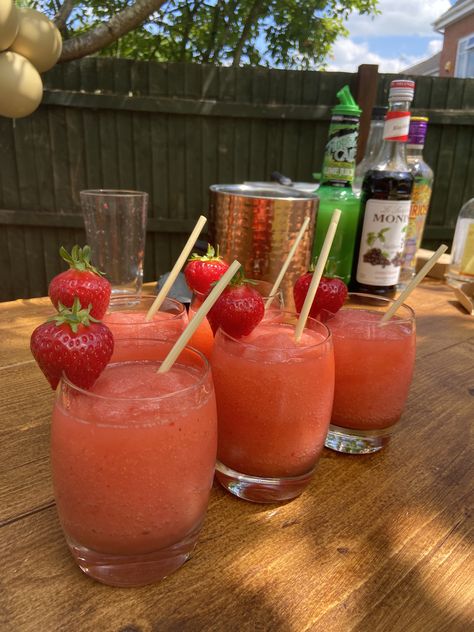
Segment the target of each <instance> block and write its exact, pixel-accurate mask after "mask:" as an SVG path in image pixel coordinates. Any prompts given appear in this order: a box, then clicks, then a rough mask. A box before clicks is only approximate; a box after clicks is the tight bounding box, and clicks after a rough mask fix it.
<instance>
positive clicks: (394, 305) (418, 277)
mask: <svg viewBox="0 0 474 632" xmlns="http://www.w3.org/2000/svg"><path fill="white" fill-rule="evenodd" d="M447 249H448V247H447V246H446V244H442V245H441V246H440V247H439V248H438V250H437V251H436V252H435V253H434V255H433V256H432V257H431V258H430V259H428V261H427V262H426V263H425V265H424V266H423V267H422V268H421V270H420V271H419V272H418V274H416V275H415V276H414V277H413V279H412V280H411V281H410V283H409V284H408V285H407V286H406V288H405V289H404V290H403V292H402V293H401V294H400V296H399V297H398V298H397V300H396V301H394V302H393V303H392V304H391V306H390V307H389V308H388V309H387V311H386V312H385V314H384V315H383V316H382V318H381V319H380V322H379V327H380V325H383V324H384V323H386V322H387V321H388V320H390V319H391V318H392V316H393V315H394V314H395V312H396V311H397V309H398V308H399V307H400V305H401V304H402V303H404V302H405V300H406V298H407V297H408V295H409V294H411V293H412V292H413V290H414V289H415V288H416V286H417V285H418V284H419V283H421V281H422V280H423V279H424V278H425V276H426V275H427V274H428V272H429V271H430V270H431V268H432V267H433V266H434V264H435V263H436V262H437V261H438V259H439V258H440V257H441V255H442V254H444V253H445V252H446V250H447Z"/></svg>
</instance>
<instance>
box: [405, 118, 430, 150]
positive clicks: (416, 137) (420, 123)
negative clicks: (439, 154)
mask: <svg viewBox="0 0 474 632" xmlns="http://www.w3.org/2000/svg"><path fill="white" fill-rule="evenodd" d="M427 129H428V117H427V116H412V117H411V120H410V130H409V132H408V144H409V145H424V144H425V138H426V130H427Z"/></svg>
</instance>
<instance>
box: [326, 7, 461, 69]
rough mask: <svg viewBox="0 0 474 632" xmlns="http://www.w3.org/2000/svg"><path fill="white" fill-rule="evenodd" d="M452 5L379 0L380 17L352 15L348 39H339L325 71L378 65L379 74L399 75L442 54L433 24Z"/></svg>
mask: <svg viewBox="0 0 474 632" xmlns="http://www.w3.org/2000/svg"><path fill="white" fill-rule="evenodd" d="M453 3H454V2H452V1H451V2H450V0H379V9H380V11H381V15H378V16H376V17H375V18H373V19H371V18H367V17H366V16H359V15H357V14H353V15H351V16H350V18H349V21H348V22H347V24H346V26H347V28H348V30H349V33H350V34H349V37H348V38H339V39H338V40H337V41H336V44H335V46H334V50H333V54H332V55H331V57H330V58H329V59H328V66H327V69H328V70H344V71H347V72H355V71H356V70H357V67H358V66H359V64H362V63H366V64H378V66H379V71H380V72H398V71H400V70H403V69H404V68H406V67H408V66H411V65H413V64H416V63H418V62H419V61H421V60H423V59H426V58H427V57H430V56H431V55H433V54H434V53H436V52H438V51H439V50H441V46H442V42H443V38H442V35H441V34H439V33H436V32H435V31H434V30H433V27H432V23H433V22H434V21H435V20H436V19H437V18H438V17H439V16H440V15H442V14H443V13H445V11H447V10H448V9H449V7H450V6H451V5H452V4H453Z"/></svg>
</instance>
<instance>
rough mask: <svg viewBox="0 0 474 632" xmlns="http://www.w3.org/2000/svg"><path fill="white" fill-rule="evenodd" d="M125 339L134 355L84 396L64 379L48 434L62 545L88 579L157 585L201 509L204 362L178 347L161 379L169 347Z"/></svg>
mask: <svg viewBox="0 0 474 632" xmlns="http://www.w3.org/2000/svg"><path fill="white" fill-rule="evenodd" d="M122 342H125V343H126V342H127V341H122V340H118V341H117V342H116V344H117V345H118V346H120V345H121V344H122ZM128 342H130V343H133V345H134V346H135V357H134V359H133V360H132V361H126V362H116V363H111V364H109V365H108V366H107V367H106V369H105V371H104V372H103V373H102V375H101V376H100V377H99V379H98V380H97V382H96V383H95V385H94V386H93V387H92V388H91V389H90V390H88V391H85V390H82V389H80V388H78V387H77V386H75V385H74V384H72V383H71V382H70V381H69V380H68V379H67V378H65V377H63V379H62V380H61V382H60V385H59V388H58V395H57V398H56V403H55V406H54V411H53V420H52V430H51V441H52V450H51V453H52V454H51V460H52V470H53V484H54V492H55V498H56V505H57V509H58V513H59V518H60V521H61V524H62V527H63V530H64V534H65V536H66V541H67V543H68V545H69V548H70V550H71V552H72V555H73V556H74V559H75V560H76V562H77V564H78V565H79V566H80V568H81V569H82V570H83V571H84V572H85V573H86V574H87V575H90V576H91V577H93V578H94V579H97V580H98V581H100V582H103V583H105V584H110V585H115V586H139V585H143V584H148V583H151V582H154V581H157V580H159V579H161V578H163V577H165V576H166V575H169V574H170V573H171V572H173V571H174V570H176V569H177V568H179V567H180V566H181V565H182V564H183V563H184V562H185V561H186V559H187V558H188V557H189V555H190V554H191V552H192V550H193V548H194V546H195V544H196V540H197V537H198V533H199V531H200V528H201V524H202V522H203V519H204V515H205V513H206V508H207V504H208V499H209V493H210V490H211V487H212V480H213V475H214V465H215V459H216V442H217V437H216V433H217V419H216V405H215V396H214V388H213V383H212V377H211V373H210V369H209V365H208V362H207V360H206V359H205V358H204V356H203V355H202V354H200V353H199V352H197V351H195V350H193V349H189V348H187V347H186V348H185V350H184V351H183V352H182V353H181V355H180V357H179V358H178V360H177V361H176V363H175V364H174V365H173V367H172V368H171V369H170V370H169V371H168V372H167V373H163V374H160V373H157V368H158V367H159V365H160V364H161V361H162V360H163V359H164V358H165V357H166V355H167V353H168V352H169V350H170V348H171V346H172V343H171V342H168V341H157V340H148V341H147V340H143V339H135V340H133V341H128ZM138 350H141V351H142V352H143V353H142V356H141V357H142V358H143V359H140V356H139V354H138Z"/></svg>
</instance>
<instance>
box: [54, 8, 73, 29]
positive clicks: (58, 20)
mask: <svg viewBox="0 0 474 632" xmlns="http://www.w3.org/2000/svg"><path fill="white" fill-rule="evenodd" d="M76 2H77V0H64V4H63V5H61V7H60V8H59V10H58V12H57V13H56V15H55V16H54V18H53V22H54V23H55V25H56V26H57V27H58V29H59V30H60V31H62V30H64V28H65V26H66V22H67V19H68V17H69V16H70V15H71V13H72V10H73V9H74V5H75V4H76Z"/></svg>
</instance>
